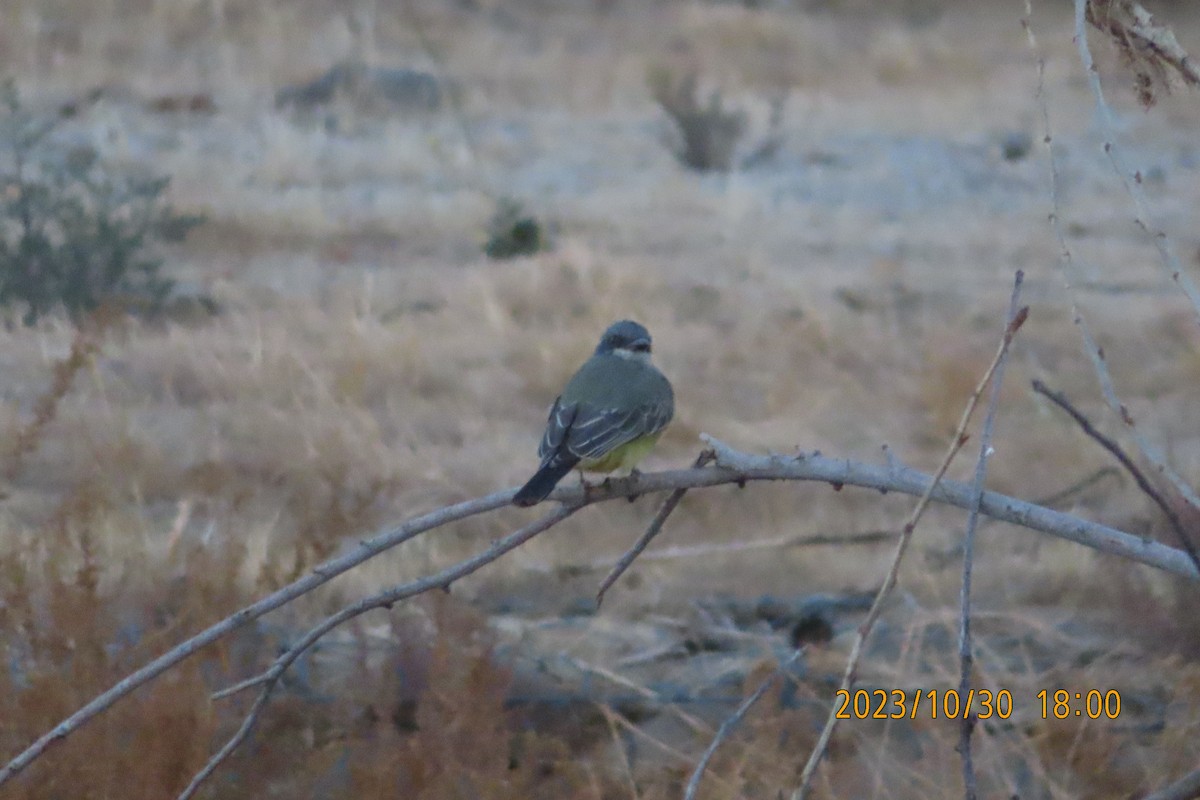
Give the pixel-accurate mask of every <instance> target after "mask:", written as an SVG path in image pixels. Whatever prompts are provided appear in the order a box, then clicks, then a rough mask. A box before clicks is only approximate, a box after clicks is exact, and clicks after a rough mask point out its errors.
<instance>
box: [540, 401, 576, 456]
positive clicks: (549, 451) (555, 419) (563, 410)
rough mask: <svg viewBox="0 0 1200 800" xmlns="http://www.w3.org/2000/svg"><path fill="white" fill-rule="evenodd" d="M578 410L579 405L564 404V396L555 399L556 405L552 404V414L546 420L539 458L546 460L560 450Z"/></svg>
mask: <svg viewBox="0 0 1200 800" xmlns="http://www.w3.org/2000/svg"><path fill="white" fill-rule="evenodd" d="M578 411H579V406H577V405H566V406H564V405H563V404H562V397H556V398H555V399H554V405H552V406H550V416H549V418H548V419H547V420H546V432H545V433H543V434H542V441H541V443H540V444H539V445H538V458H540V459H542V460H543V461H544V460H545V459H546V458H548V457H549V456H551V455H553V454H555V453H557V452H559V450H560V449H561V448H562V444H563V442H564V441H566V439H567V434H568V433H569V432H570V430H571V424H572V423H573V422H574V421H575V415H576V413H577V412H578Z"/></svg>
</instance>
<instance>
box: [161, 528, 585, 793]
mask: <svg viewBox="0 0 1200 800" xmlns="http://www.w3.org/2000/svg"><path fill="white" fill-rule="evenodd" d="M579 508H580V507H579V506H560V507H559V508H557V509H555V510H554V511H552V512H550V513H549V514H547V515H546V516H544V517H542V518H541V519H539V520H537V521H536V522H531V523H530V524H528V525H526V526H525V527H523V528H521V529H520V530H517V531H514V532H513V533H510V534H509V535H508V536H506V537H504V538H503V539H500V540H499V541H496V542H494V543H493V544H492V546H491V547H489V548H488V549H487V550H485V551H483V552H482V553H479V554H477V555H475V556H472V557H471V558H468V559H466V560H465V561H460V562H459V563H457V564H455V565H454V566H452V567H448V568H447V569H444V570H442V571H441V572H439V573H437V574H435V575H430V576H428V577H425V578H421V579H420V580H416V581H411V582H409V583H405V584H402V585H400V586H395V587H393V588H391V589H388V590H387V591H384V592H379V593H378V594H374V595H371V596H370V597H365V598H363V599H362V600H359V601H358V602H357V603H355V604H354V605H352V606H347V607H346V608H343V609H342V610H341V611H339V612H337V613H336V614H333V615H331V616H329V617H326V618H325V619H324V620H323V621H322V622H321V623H320V624H319V625H317V626H315V627H314V628H312V629H311V630H309V632H308V633H306V634H304V636H302V637H300V640H299V641H297V642H296V643H295V644H294V645H292V646H291V647H289V648H288V649H287V651H286V652H284V653H283V654H282V655H281V656H279V657H278V658H277V659H275V662H274V663H273V664H271V666H270V668H269V669H268V670H267V671H266V672H264V673H263V675H262V678H263V679H262V681H261V683H262V690H261V691H260V692H259V694H258V697H257V698H256V699H255V701H254V704H253V705H252V706H251V707H250V711H249V712H248V713H247V714H246V718H245V719H244V720H243V721H242V725H241V727H240V728H238V730H237V732H236V733H235V734H234V735H233V736H232V737H230V739H229V741H228V742H226V743H225V746H224V747H222V748H221V749H220V750H219V751H217V752H216V753H215V754H214V755H213V757H212V758H210V759H209V761H208V763H207V764H205V765H204V768H203V769H201V770H200V771H199V772H198V773H196V775H195V776H194V777H193V778H192V780H191V783H189V784H188V785H187V788H185V789H184V790H183V791H182V792H180V794H179V800H187V798H190V797H192V796H193V795H194V794H195V793H196V791H197V790H198V789H199V788H200V785H201V784H203V783H204V781H205V780H207V779H208V778H209V776H211V775H212V774H213V772H214V771H215V770H216V769H217V767H219V766H220V765H221V763H222V762H223V761H225V759H227V758H229V756H230V755H232V754H233V751H234V750H236V749H237V748H238V746H239V745H240V744H241V743H242V742H243V741H245V739H246V737H247V736H249V735H250V731H251V730H252V729H253V728H254V724H255V723H256V722H257V721H258V717H259V715H260V714H262V711H263V708H265V707H266V704H267V701H268V700H269V699H270V697H271V693H272V692H273V691H274V689H275V686H276V685H277V684H278V683H279V679H280V678H281V677H283V673H284V672H286V671H287V669H288V667H290V666H291V665H292V663H293V662H294V661H295V660H296V659H297V658H299V657H300V656H301V655H302V654H303V653H304V652H305V651H306V650H308V648H310V647H312V646H313V645H314V644H316V642H317V640H318V639H320V638H321V637H322V636H324V635H325V634H327V633H329V632H330V631H331V630H333V629H334V628H336V627H337V626H339V625H341V624H342V623H344V622H347V621H349V620H352V619H354V618H355V617H357V616H360V615H362V614H365V613H366V612H368V611H371V610H373V609H376V608H390V607H391V606H392V605H393V604H395V603H397V602H399V601H401V600H404V599H407V598H409V597H413V596H415V595H418V594H423V593H425V592H428V591H431V590H433V589H448V588H449V587H450V585H451V584H452V583H454V582H455V581H456V580H458V579H459V578H462V577H464V576H466V575H470V574H471V573H472V572H475V571H476V570H478V569H480V568H481V567H484V566H486V565H487V564H490V563H492V562H493V561H495V560H496V559H498V558H499V557H500V556H502V555H504V554H505V553H507V552H508V551H510V550H513V549H515V548H517V547H520V546H521V545H522V544H524V543H525V542H527V541H529V540H530V539H532V538H533V537H534V536H537V535H538V534H539V533H542V532H543V531H545V530H547V529H549V528H551V527H553V526H554V525H557V524H558V523H560V522H562V521H563V520H564V519H566V518H567V517H569V516H571V515H572V514H574V513H575V512H576V511H578V510H579Z"/></svg>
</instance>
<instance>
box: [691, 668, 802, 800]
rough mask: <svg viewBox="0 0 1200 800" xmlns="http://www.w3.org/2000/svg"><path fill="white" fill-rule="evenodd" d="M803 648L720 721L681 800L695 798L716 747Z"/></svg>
mask: <svg viewBox="0 0 1200 800" xmlns="http://www.w3.org/2000/svg"><path fill="white" fill-rule="evenodd" d="M804 649H805V648H804V647H800V648H799V649H798V650H796V652H794V653H792V655H791V657H790V658H789V659H788V660H787V661H784V662H783V663H782V664H780V665H779V666H777V667H776V668H775V669H773V670H771V674H770V675H768V676H767V677H766V678H764V679H763V682H762V683H760V684H759V685H758V688H757V689H755V690H754V691H753V692H751V694H750V696H749V697H747V698H746V699H745V700H744V701H742V704H741V705H740V706H738V707H737V710H736V711H734V712H733V713H732V714H730V715H729V717H728V718H727V719H726V720H725V721H724V722H722V723H721V727H720V728H718V729H717V735H716V736H714V737H713V740H712V741H711V742H709V743H708V748H707V749H706V750H705V751H704V755H703V756H702V757H701V758H700V761H699V762H697V764H696V768H695V769H694V770H692V778H691V780H689V781H688V785H687V790H686V791H685V792H684V793H683V800H695V798H696V792H697V791H699V790H700V779H701V778H702V777H703V776H704V771H705V770H707V769H708V762H710V761H712V758H713V756H715V755H716V754H717V748H718V747H720V746H721V743H722V742H723V741H725V739H726V738H728V736H729V734H731V733H733V729H734V728H736V727H737V726H738V725H740V724H741V722H742V720H743V719H744V718H745V716H746V714H747V713H749V711H750V709H751V708H752V707H753V706H754V704H755V703H757V702H758V701H759V700H761V699H762V696H763V695H764V694H766V693H767V690H768V689H770V688H771V684H773V683H774V682H775V679H776V678H778V677H779V676H780V675H783V674H784V672H786V671H787V670H789V669H791V668H792V665H793V664H795V663H796V661H797V660H798V659H799V658H800V656H801V655H802V654H803V653H804Z"/></svg>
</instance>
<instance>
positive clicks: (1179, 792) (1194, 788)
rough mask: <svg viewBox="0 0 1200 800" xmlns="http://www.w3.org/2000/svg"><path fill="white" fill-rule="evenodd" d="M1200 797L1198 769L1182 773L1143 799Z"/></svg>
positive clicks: (1189, 799) (1187, 798) (1171, 799)
mask: <svg viewBox="0 0 1200 800" xmlns="http://www.w3.org/2000/svg"><path fill="white" fill-rule="evenodd" d="M1197 797H1200V769H1197V770H1193V771H1192V772H1189V773H1188V774H1187V775H1184V776H1183V777H1182V778H1180V779H1179V780H1177V781H1175V782H1174V783H1172V784H1171V785H1170V786H1164V787H1163V788H1161V789H1159V790H1158V791H1157V792H1154V793H1153V794H1148V795H1146V796H1145V798H1143V800H1195V798H1197Z"/></svg>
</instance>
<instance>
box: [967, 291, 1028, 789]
mask: <svg viewBox="0 0 1200 800" xmlns="http://www.w3.org/2000/svg"><path fill="white" fill-rule="evenodd" d="M1024 280H1025V273H1024V272H1022V271H1021V270H1017V275H1016V278H1015V279H1014V281H1013V291H1012V299H1011V300H1010V301H1009V304H1008V320H1007V323H1006V326H1005V339H1006V340H1011V338H1012V334H1013V333H1015V332H1016V331H1015V330H1011V328H1012V324H1013V322H1015V321H1016V318H1017V315H1018V314H1019V313H1021V309H1020V307H1019V305H1018V303H1019V302H1020V298H1021V283H1022V281H1024ZM1005 353H1007V350H1003V351H1002V353H1001V356H1000V358H999V360H998V362H997V364H996V374H995V376H994V378H993V380H992V390H991V393H990V394H989V395H988V405H987V413H986V414H985V415H984V418H983V431H982V432H981V433H980V436H979V458H978V460H976V462H975V480H974V482H973V483H972V484H971V496H972V502H971V508H970V510H969V511H968V513H967V529H966V532H965V533H964V534H963V566H962V591H961V594H960V596H959V627H958V663H959V674H958V696H959V697H970V696H971V694H970V692H969V691H968V690H969V689H970V687H971V668H972V666H973V664H974V661H975V657H974V655H973V654H972V652H971V568H972V566H973V565H974V560H975V530H976V529H977V528H978V527H979V504H980V502H981V501H982V499H983V483H984V480H985V478H986V477H987V462H988V458H990V457H991V455H992V433H993V431H994V429H995V426H996V412H997V411H998V410H999V408H1000V387H1001V386H1002V385H1003V383H1004V365H1005V363H1007V359H1005V358H1004V355H1005ZM975 722H976V716H975V714H974V713H973V712H972V711H971V709H970V708H967V709H965V710H964V712H963V716H962V725H961V727H960V728H959V738H958V752H959V755H960V756H961V758H962V773H963V787H964V796H965V797H966V800H975V797H976V796H977V794H978V790H977V788H976V785H975V765H974V762H973V760H972V757H971V735H972V734H973V733H974V732H975Z"/></svg>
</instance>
